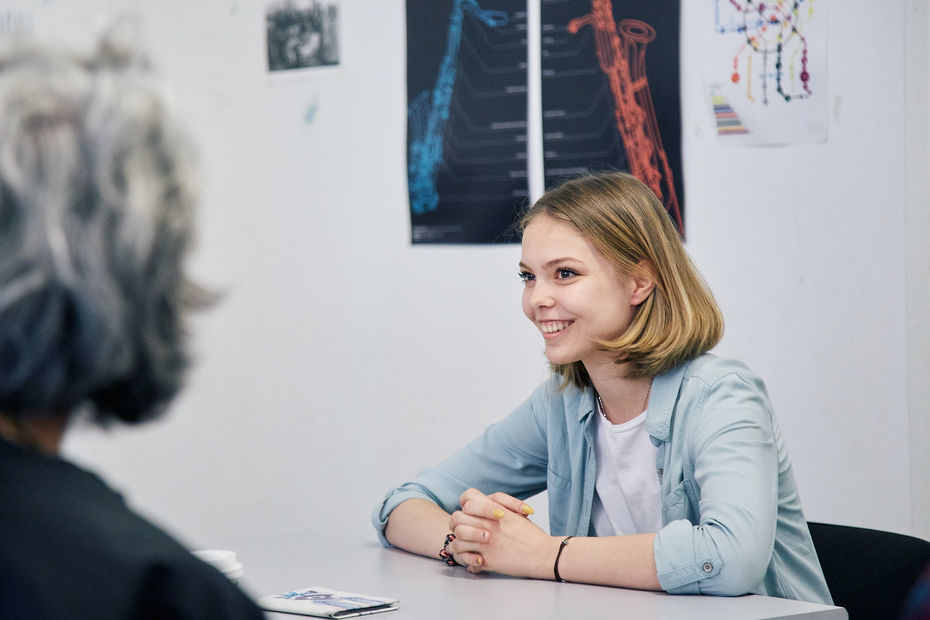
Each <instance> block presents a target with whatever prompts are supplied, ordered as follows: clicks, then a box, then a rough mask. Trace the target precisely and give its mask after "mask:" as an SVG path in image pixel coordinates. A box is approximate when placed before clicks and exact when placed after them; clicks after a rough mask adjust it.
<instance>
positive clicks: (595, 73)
mask: <svg viewBox="0 0 930 620" xmlns="http://www.w3.org/2000/svg"><path fill="white" fill-rule="evenodd" d="M541 22H542V24H541V25H542V51H541V54H542V58H541V67H542V106H543V110H542V119H543V151H544V163H545V179H546V187H551V186H553V185H556V184H557V183H559V182H560V181H562V180H564V179H566V178H570V177H575V176H578V175H579V174H584V173H586V172H596V171H603V170H625V171H628V172H630V173H631V174H633V175H635V176H636V177H637V178H639V179H640V180H641V181H643V182H644V183H646V184H647V185H648V186H649V187H650V188H651V189H652V190H653V191H654V192H655V194H656V195H657V196H658V197H659V199H660V200H661V201H662V204H663V205H665V208H666V210H667V211H668V213H669V216H670V217H671V218H672V221H673V222H674V223H675V225H676V226H677V227H678V230H679V232H680V233H681V234H682V235H683V234H684V204H683V202H682V174H681V113H680V98H681V97H680V94H679V92H680V91H679V61H678V54H679V7H678V2H674V1H664V2H656V1H655V0H613V1H611V0H543V1H542V3H541Z"/></svg>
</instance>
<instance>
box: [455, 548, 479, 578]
mask: <svg viewBox="0 0 930 620" xmlns="http://www.w3.org/2000/svg"><path fill="white" fill-rule="evenodd" d="M452 557H453V558H455V561H456V562H458V563H459V564H461V565H462V566H464V567H465V568H467V569H468V572H470V573H480V572H482V571H483V570H484V558H483V557H481V554H480V553H475V552H473V551H462V552H460V553H455V554H453V555H452Z"/></svg>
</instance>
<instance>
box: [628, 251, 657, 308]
mask: <svg viewBox="0 0 930 620" xmlns="http://www.w3.org/2000/svg"><path fill="white" fill-rule="evenodd" d="M637 267H639V269H638V271H639V273H637V274H634V275H633V291H632V294H631V295H630V304H631V305H633V306H638V305H639V304H641V303H643V302H644V301H646V298H647V297H649V295H650V294H652V291H653V290H654V289H655V287H656V276H655V268H653V266H652V264H651V263H649V262H648V261H645V260H642V261H639V264H638V265H637Z"/></svg>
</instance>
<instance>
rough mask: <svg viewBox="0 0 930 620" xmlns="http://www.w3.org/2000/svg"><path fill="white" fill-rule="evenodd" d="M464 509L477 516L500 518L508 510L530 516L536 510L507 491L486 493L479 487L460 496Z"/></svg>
mask: <svg viewBox="0 0 930 620" xmlns="http://www.w3.org/2000/svg"><path fill="white" fill-rule="evenodd" d="M459 504H460V505H461V506H462V511H463V512H465V513H467V514H470V515H472V516H475V517H482V518H485V519H500V518H502V517H503V516H504V515H505V514H506V511H510V512H513V513H515V514H518V515H521V516H524V517H525V516H528V515H531V514H533V513H534V512H535V511H534V510H533V508H532V507H531V506H529V505H528V504H526V503H524V502H523V500H520V499H517V498H516V497H513V496H512V495H507V494H506V493H501V492H497V493H492V494H491V495H485V494H484V493H482V492H481V491H479V490H477V489H468V490H467V491H465V492H464V493H462V495H461V496H460V497H459Z"/></svg>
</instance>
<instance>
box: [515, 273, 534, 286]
mask: <svg viewBox="0 0 930 620" xmlns="http://www.w3.org/2000/svg"><path fill="white" fill-rule="evenodd" d="M517 275H518V276H520V280H521V281H522V282H523V283H524V284H526V283H527V282H532V281H533V280H535V279H536V276H534V275H533V274H531V273H530V272H529V271H521V272H520V273H518V274H517Z"/></svg>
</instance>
